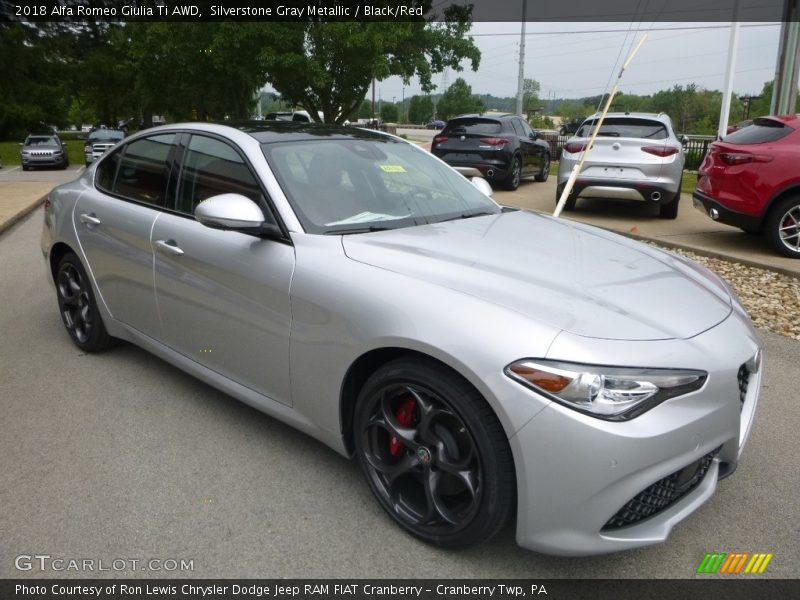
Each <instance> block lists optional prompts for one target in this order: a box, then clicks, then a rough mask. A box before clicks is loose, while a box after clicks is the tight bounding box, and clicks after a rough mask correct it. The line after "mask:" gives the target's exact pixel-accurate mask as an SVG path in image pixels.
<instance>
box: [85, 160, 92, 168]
mask: <svg viewBox="0 0 800 600" xmlns="http://www.w3.org/2000/svg"><path fill="white" fill-rule="evenodd" d="M84 162H85V165H84V166H85V167H86V168H87V169H88V168H89V165H91V164H92V163H90V162H89V161H88V160H87V161H84Z"/></svg>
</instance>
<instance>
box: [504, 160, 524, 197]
mask: <svg viewBox="0 0 800 600" xmlns="http://www.w3.org/2000/svg"><path fill="white" fill-rule="evenodd" d="M521 180H522V161H521V160H520V158H519V156H515V157H514V158H513V159H511V170H510V171H509V173H508V177H507V178H506V189H507V190H511V191H512V192H513V191H514V190H516V189H517V188H518V187H519V182H520V181H521Z"/></svg>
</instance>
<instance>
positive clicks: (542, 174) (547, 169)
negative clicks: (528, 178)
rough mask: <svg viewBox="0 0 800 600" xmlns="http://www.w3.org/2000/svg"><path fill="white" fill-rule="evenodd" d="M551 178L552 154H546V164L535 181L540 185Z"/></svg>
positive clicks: (535, 177)
mask: <svg viewBox="0 0 800 600" xmlns="http://www.w3.org/2000/svg"><path fill="white" fill-rule="evenodd" d="M548 177H550V154H549V153H545V155H544V164H543V165H542V170H541V171H539V174H538V175H536V176H534V180H535V181H538V182H540V183H543V182H545V181H547V178H548Z"/></svg>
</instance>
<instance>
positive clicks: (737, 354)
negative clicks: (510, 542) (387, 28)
mask: <svg viewBox="0 0 800 600" xmlns="http://www.w3.org/2000/svg"><path fill="white" fill-rule="evenodd" d="M478 181H479V182H480V181H482V180H478ZM478 187H482V188H483V189H486V186H485V185H484V186H479V185H476V184H473V183H471V182H470V181H469V180H468V179H466V178H465V177H462V176H461V175H459V174H458V173H457V172H456V171H454V170H453V169H451V168H450V167H448V166H447V165H446V164H444V163H443V162H441V161H440V160H438V159H437V158H435V157H433V156H431V155H430V154H429V153H428V152H425V151H424V150H422V149H420V148H418V147H417V146H415V145H413V144H409V143H407V142H405V141H404V140H401V139H399V138H396V137H394V136H389V135H385V134H380V133H376V132H367V131H364V130H359V129H355V128H346V129H344V128H343V129H340V130H335V129H331V128H325V129H317V128H314V127H313V126H304V127H303V126H301V127H298V126H297V125H296V124H288V125H286V126H283V127H281V126H280V125H275V126H274V127H270V128H263V129H249V130H237V129H232V128H229V127H225V126H218V125H210V124H183V125H171V126H167V127H164V128H159V129H158V130H150V131H144V132H141V133H139V134H137V135H134V136H132V137H131V138H129V139H128V140H126V141H124V142H123V143H122V144H120V145H119V146H118V147H116V148H114V149H113V150H111V151H110V152H109V153H108V154H106V155H105V156H103V157H102V158H101V159H100V160H99V161H98V162H97V163H96V164H95V165H93V166H92V167H91V168H90V169H88V170H87V171H86V172H85V173H84V174H83V175H82V176H81V177H80V178H79V179H77V180H76V181H73V182H71V183H68V184H65V185H62V186H60V187H57V188H55V189H54V190H53V191H52V192H51V193H50V195H49V198H48V200H47V202H46V208H45V224H44V230H43V235H42V244H41V249H42V253H43V255H44V258H45V264H46V268H47V272H48V274H49V275H50V276H51V277H52V280H53V282H54V284H55V291H56V300H57V305H58V310H59V312H60V314H61V317H62V320H63V322H64V325H65V327H66V331H67V332H68V334H69V335H70V337H71V338H72V340H73V341H74V343H75V344H76V345H77V346H78V347H79V348H80V349H81V350H83V351H88V352H96V351H100V350H103V349H106V348H108V347H110V346H112V345H113V343H114V342H115V341H117V340H127V341H128V342H132V343H134V344H137V345H139V346H141V347H142V348H144V349H146V350H148V351H150V352H152V353H154V354H155V355H157V356H159V357H161V358H162V359H163V360H166V361H168V362H170V363H172V364H173V365H176V366H177V367H179V368H181V369H183V370H185V371H187V372H188V373H191V374H193V375H195V376H196V377H198V378H200V379H201V380H203V381H205V382H207V383H208V384H210V385H212V386H214V387H216V388H218V389H220V390H223V391H225V392H226V393H228V394H230V395H232V396H234V397H236V398H238V399H240V400H242V401H243V402H246V403H248V404H250V405H252V406H254V407H256V408H258V409H260V410H262V411H264V412H265V413H267V414H269V415H272V416H273V417H275V418H277V419H280V420H282V421H285V422H287V423H289V424H291V425H292V426H294V427H296V428H298V429H300V430H301V431H303V432H305V433H307V434H308V435H310V436H312V437H314V438H316V439H318V440H320V441H322V442H323V443H325V444H327V445H329V446H330V447H331V448H333V449H334V450H335V451H337V452H339V453H340V454H342V455H343V456H346V457H353V456H354V457H355V458H356V460H357V461H358V463H359V464H360V467H361V469H362V470H363V472H364V475H365V478H366V482H367V484H368V485H369V487H370V489H371V490H372V492H373V493H374V495H375V497H376V498H377V501H378V502H379V503H380V505H381V506H382V507H383V508H384V509H385V510H386V512H387V514H388V515H389V516H390V517H391V518H392V519H394V521H396V522H397V524H399V525H400V526H401V527H403V528H405V529H406V530H407V531H408V532H410V533H411V534H413V535H415V536H417V537H418V538H421V539H422V540H424V541H426V542H430V543H433V544H437V545H441V546H445V547H454V548H460V547H464V546H466V545H469V544H474V543H478V542H482V541H485V540H486V539H488V538H490V537H491V536H493V535H494V534H496V533H497V532H498V531H500V530H501V529H502V528H503V526H504V525H505V524H506V523H507V522H508V521H509V520H511V519H515V521H516V531H517V541H518V543H519V544H520V545H521V546H523V547H525V548H530V549H534V550H538V551H542V552H548V553H554V554H567V555H581V554H592V553H603V552H612V551H616V550H624V549H627V548H634V547H637V546H644V545H647V544H654V543H658V542H662V541H664V540H666V539H667V536H668V535H669V533H670V530H671V529H672V528H673V526H675V525H676V524H677V523H678V522H680V521H681V520H683V519H685V518H686V517H688V516H689V515H690V514H691V513H692V512H694V511H695V510H697V509H698V508H699V507H700V506H701V505H702V504H703V503H704V502H705V501H706V500H708V499H709V498H710V497H711V495H712V494H713V493H714V491H715V489H716V487H717V481H718V480H719V479H720V478H722V477H725V476H727V475H730V474H731V473H733V471H734V470H735V469H736V465H737V463H738V461H739V459H740V456H741V453H742V449H743V447H744V445H745V442H746V440H747V436H748V432H749V431H750V427H751V424H752V422H753V417H754V415H755V412H756V405H757V402H758V394H759V388H760V385H761V373H762V369H761V351H760V345H759V341H758V338H757V336H756V333H755V332H754V330H753V328H752V326H751V323H750V320H749V318H748V316H747V314H746V313H745V311H744V309H743V308H742V306H741V305H740V304H739V302H738V300H737V299H736V297H735V295H734V294H733V293H732V292H731V290H730V288H729V287H728V286H727V285H726V283H725V282H724V281H723V280H721V279H720V278H719V277H717V276H716V275H714V274H713V273H712V272H710V271H708V270H706V269H705V268H703V267H700V266H698V265H696V264H694V263H692V262H690V261H687V260H685V259H683V258H681V257H678V256H676V255H673V254H670V253H668V252H664V251H661V250H658V249H655V248H652V247H649V246H646V245H643V244H640V243H637V242H634V241H632V240H629V239H626V238H623V237H620V236H618V235H614V234H611V233H608V232H605V231H602V230H599V229H594V228H592V227H588V226H585V225H580V224H577V223H573V222H569V221H564V220H559V219H554V218H552V217H549V216H545V215H541V214H535V213H530V212H525V211H519V210H513V209H508V208H504V207H501V206H499V205H498V204H496V203H495V202H494V201H492V200H491V199H490V198H489V197H488V196H486V195H484V193H482V192H481V191H479V190H478ZM165 401H169V400H168V399H165Z"/></svg>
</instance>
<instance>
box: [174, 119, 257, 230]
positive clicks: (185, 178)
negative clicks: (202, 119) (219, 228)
mask: <svg viewBox="0 0 800 600" xmlns="http://www.w3.org/2000/svg"><path fill="white" fill-rule="evenodd" d="M219 194H241V195H242V196H246V197H247V198H250V199H251V200H252V201H253V202H255V203H256V204H259V205H260V206H263V205H264V199H263V195H262V193H261V188H260V187H259V185H258V182H257V181H256V178H255V176H254V175H253V173H252V172H251V171H250V167H249V166H248V165H247V163H245V162H244V160H243V159H242V157H241V156H240V155H239V153H238V152H237V151H236V150H234V149H233V147H232V146H229V145H228V144H226V143H225V142H221V141H219V140H216V139H214V138H208V137H204V136H201V135H194V136H192V139H191V141H190V142H189V148H188V149H187V151H186V155H185V158H184V159H183V170H182V171H181V184H180V191H179V192H178V204H177V207H176V209H177V210H179V211H180V212H182V213H186V214H188V215H192V214H194V209H195V207H196V206H197V205H198V204H200V203H201V202H202V201H203V200H206V199H208V198H210V197H211V196H218V195H219Z"/></svg>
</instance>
